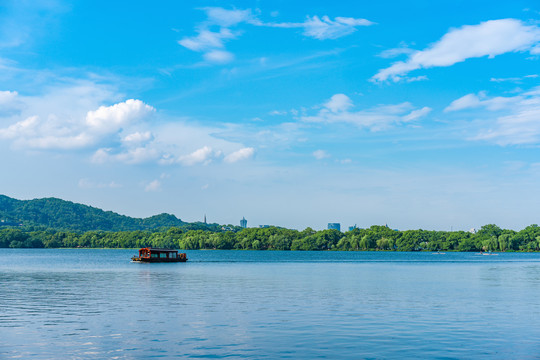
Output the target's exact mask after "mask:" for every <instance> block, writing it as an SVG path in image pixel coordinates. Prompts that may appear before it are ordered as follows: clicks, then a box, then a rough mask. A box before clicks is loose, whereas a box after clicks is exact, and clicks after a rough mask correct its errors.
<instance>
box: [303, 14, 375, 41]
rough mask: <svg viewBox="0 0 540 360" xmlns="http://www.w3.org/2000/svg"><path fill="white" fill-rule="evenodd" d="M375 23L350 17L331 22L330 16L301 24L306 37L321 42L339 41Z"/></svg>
mask: <svg viewBox="0 0 540 360" xmlns="http://www.w3.org/2000/svg"><path fill="white" fill-rule="evenodd" d="M370 25H373V23H372V22H371V21H369V20H366V19H355V18H350V17H336V18H335V19H334V20H331V19H330V18H329V17H328V16H326V15H325V16H323V17H322V18H319V17H318V16H312V17H309V16H308V17H307V19H306V21H305V22H304V23H303V24H301V27H303V28H304V35H305V36H308V37H312V38H315V39H319V40H325V39H337V38H340V37H343V36H346V35H349V34H352V33H353V32H355V31H356V27H357V26H370Z"/></svg>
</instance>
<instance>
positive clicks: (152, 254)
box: [131, 247, 187, 263]
mask: <svg viewBox="0 0 540 360" xmlns="http://www.w3.org/2000/svg"><path fill="white" fill-rule="evenodd" d="M131 260H132V261H136V262H150V263H159V262H186V261H187V256H186V254H185V253H180V254H179V253H178V250H173V249H159V248H151V247H147V248H142V249H139V256H133V257H132V258H131Z"/></svg>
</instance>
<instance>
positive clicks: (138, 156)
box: [92, 146, 163, 164]
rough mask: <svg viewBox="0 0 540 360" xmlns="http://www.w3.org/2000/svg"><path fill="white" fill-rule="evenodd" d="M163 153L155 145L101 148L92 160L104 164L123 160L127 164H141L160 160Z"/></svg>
mask: <svg viewBox="0 0 540 360" xmlns="http://www.w3.org/2000/svg"><path fill="white" fill-rule="evenodd" d="M162 156H163V155H162V154H161V152H160V151H159V150H158V149H156V148H153V147H143V146H139V147H134V148H129V149H123V148H120V149H112V148H101V149H98V150H96V152H95V153H94V155H93V156H92V162H94V163H96V164H104V163H107V162H121V163H125V164H141V163H145V162H150V161H155V160H159V159H160V157H162Z"/></svg>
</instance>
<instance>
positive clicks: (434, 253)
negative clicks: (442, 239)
mask: <svg viewBox="0 0 540 360" xmlns="http://www.w3.org/2000/svg"><path fill="white" fill-rule="evenodd" d="M431 255H446V253H443V252H440V251H437V252H432V253H431Z"/></svg>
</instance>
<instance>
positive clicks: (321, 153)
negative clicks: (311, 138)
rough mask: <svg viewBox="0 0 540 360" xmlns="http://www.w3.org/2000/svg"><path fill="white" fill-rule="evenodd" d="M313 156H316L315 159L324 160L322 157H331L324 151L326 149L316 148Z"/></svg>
mask: <svg viewBox="0 0 540 360" xmlns="http://www.w3.org/2000/svg"><path fill="white" fill-rule="evenodd" d="M313 156H314V157H315V159H317V160H322V159H326V158H329V157H330V155H329V154H328V153H327V152H326V151H324V150H315V151H314V152H313Z"/></svg>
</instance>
